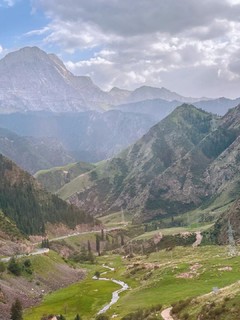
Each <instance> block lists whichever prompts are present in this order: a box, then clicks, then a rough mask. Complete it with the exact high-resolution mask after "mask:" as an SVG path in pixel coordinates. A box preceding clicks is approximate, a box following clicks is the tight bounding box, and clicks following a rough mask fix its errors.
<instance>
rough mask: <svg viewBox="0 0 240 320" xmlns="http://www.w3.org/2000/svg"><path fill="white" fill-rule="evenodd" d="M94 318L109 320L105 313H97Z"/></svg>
mask: <svg viewBox="0 0 240 320" xmlns="http://www.w3.org/2000/svg"><path fill="white" fill-rule="evenodd" d="M96 320H109V317H108V316H106V315H105V314H99V315H98V316H97V317H96Z"/></svg>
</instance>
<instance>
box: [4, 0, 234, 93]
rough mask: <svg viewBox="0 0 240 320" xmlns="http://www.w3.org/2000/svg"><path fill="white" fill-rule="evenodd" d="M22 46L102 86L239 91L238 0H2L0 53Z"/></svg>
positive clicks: (104, 88) (184, 91)
mask: <svg viewBox="0 0 240 320" xmlns="http://www.w3.org/2000/svg"><path fill="white" fill-rule="evenodd" d="M25 46H38V47H39V48H41V49H43V50H45V51H46V52H48V53H55V54H57V55H58V56H59V58H60V59H62V60H63V62H64V63H65V65H66V66H67V68H68V69H69V70H70V71H71V72H73V73H74V74H75V75H88V76H90V77H91V78H92V80H93V81H94V83H95V84H97V85H98V86H99V87H100V88H102V89H103V90H110V89H111V88H112V87H115V86H116V87H119V88H123V89H129V90H133V89H135V88H137V87H140V86H142V85H149V86H154V87H166V88H168V89H169V90H172V91H175V92H178V93H180V94H182V95H184V96H192V97H203V96H204V97H210V98H213V97H222V96H225V97H229V98H236V97H240V0H68V1H66V0H0V58H3V57H4V56H5V55H6V54H7V53H9V52H11V51H15V50H18V49H20V48H22V47H25Z"/></svg>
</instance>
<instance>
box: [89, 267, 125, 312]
mask: <svg viewBox="0 0 240 320" xmlns="http://www.w3.org/2000/svg"><path fill="white" fill-rule="evenodd" d="M103 267H104V268H107V269H109V270H111V271H114V268H111V267H109V266H106V265H103ZM106 273H107V271H106V272H103V273H102V275H103V274H106ZM93 279H94V280H100V281H112V282H114V283H116V284H118V285H120V286H121V288H120V289H118V290H116V291H114V292H113V293H112V299H111V301H110V302H109V303H108V304H107V305H105V306H104V307H103V308H102V309H101V310H100V311H99V312H98V313H97V314H101V313H104V312H106V311H107V310H108V309H110V307H111V306H112V305H113V304H114V303H116V302H117V301H118V299H119V294H120V293H121V292H123V291H126V290H128V289H129V286H128V285H127V284H126V283H125V282H123V281H120V280H115V279H108V278H98V279H97V277H95V276H94V277H93Z"/></svg>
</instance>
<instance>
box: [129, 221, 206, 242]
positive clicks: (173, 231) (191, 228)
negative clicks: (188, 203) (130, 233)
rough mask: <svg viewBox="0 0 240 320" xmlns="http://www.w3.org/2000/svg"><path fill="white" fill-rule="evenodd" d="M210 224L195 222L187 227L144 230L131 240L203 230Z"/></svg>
mask: <svg viewBox="0 0 240 320" xmlns="http://www.w3.org/2000/svg"><path fill="white" fill-rule="evenodd" d="M211 226H212V224H205V225H203V224H196V225H192V226H189V227H187V226H186V227H175V228H165V229H158V230H154V231H150V232H145V233H143V234H141V235H140V236H138V237H136V238H134V239H133V240H142V239H145V240H147V239H151V238H152V237H153V236H154V235H155V234H158V233H161V234H162V235H164V236H167V235H174V234H180V233H183V232H197V231H205V230H207V229H208V228H210V227H211Z"/></svg>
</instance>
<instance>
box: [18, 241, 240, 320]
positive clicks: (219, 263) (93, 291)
mask: <svg viewBox="0 0 240 320" xmlns="http://www.w3.org/2000/svg"><path fill="white" fill-rule="evenodd" d="M239 259H240V258H239V257H235V258H229V257H228V255H227V250H226V247H217V246H208V247H199V248H191V247H185V248H183V247H175V248H174V249H173V250H172V251H165V250H162V251H159V252H155V253H152V254H150V255H149V256H148V257H146V256H135V257H133V258H132V259H123V258H121V257H120V256H118V255H107V256H103V257H100V258H98V263H99V265H98V266H93V268H91V269H89V271H90V273H89V276H90V277H89V278H88V279H87V280H86V281H85V282H82V283H81V286H79V289H80V288H81V290H77V285H74V286H72V287H69V288H66V289H62V290H61V291H59V292H56V293H55V294H52V295H50V296H47V297H46V298H45V299H44V300H43V301H42V303H41V304H40V306H39V307H36V308H33V309H31V310H30V311H27V313H26V318H24V319H26V320H28V319H30V318H31V317H30V316H32V318H31V319H39V317H40V316H41V315H42V313H43V312H46V311H47V310H53V312H54V313H55V312H59V310H60V312H62V313H63V314H64V316H66V318H73V315H74V313H76V312H78V313H79V314H80V315H81V316H82V317H83V319H84V320H87V319H94V317H93V316H94V313H95V314H96V312H97V310H100V309H101V307H102V305H103V304H104V302H103V300H104V299H102V298H101V293H102V289H103V288H104V287H105V284H103V283H102V282H101V283H99V282H97V281H94V280H91V275H92V274H93V273H94V272H95V270H96V267H97V268H98V270H99V271H105V270H104V269H103V268H101V267H100V266H101V264H102V263H105V264H108V265H109V266H111V267H115V271H114V272H110V271H109V272H108V273H107V274H106V275H105V276H106V277H109V278H112V277H114V278H115V279H120V280H122V281H125V282H126V283H128V285H129V286H130V288H131V289H130V290H128V291H126V292H125V293H123V294H121V298H120V300H119V301H118V302H117V303H116V304H114V305H113V306H112V307H111V309H110V310H109V311H108V312H107V314H108V315H109V316H110V317H111V316H112V315H115V319H117V320H120V319H122V318H123V317H124V316H126V315H127V314H129V313H131V312H136V311H137V310H139V309H144V308H150V307H152V306H156V305H159V304H161V305H162V306H163V307H167V306H170V305H171V304H172V303H175V302H177V301H178V300H180V299H187V298H191V297H197V296H201V295H203V294H207V293H209V292H211V291H212V288H213V287H218V288H223V287H225V286H228V285H231V284H233V283H235V282H236V281H238V278H239V275H238V264H239ZM226 267H228V268H226ZM105 289H106V291H107V290H110V287H108V288H105ZM111 289H112V290H114V288H113V287H112V288H111ZM84 292H88V296H89V299H88V301H85V300H84V299H86V298H84V297H83V295H82V294H83V293H84ZM89 292H90V294H89ZM98 293H99V294H98ZM76 297H78V298H79V300H78V301H79V302H78V303H77V302H76ZM103 297H105V298H106V299H108V297H107V295H106V296H105V295H103ZM63 299H66V300H64V301H65V306H66V308H65V309H64V307H63V303H62V301H63ZM93 299H94V302H93ZM90 304H91V306H92V307H89V306H90ZM157 319H161V318H160V316H158V317H157ZM193 319H196V318H193Z"/></svg>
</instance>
